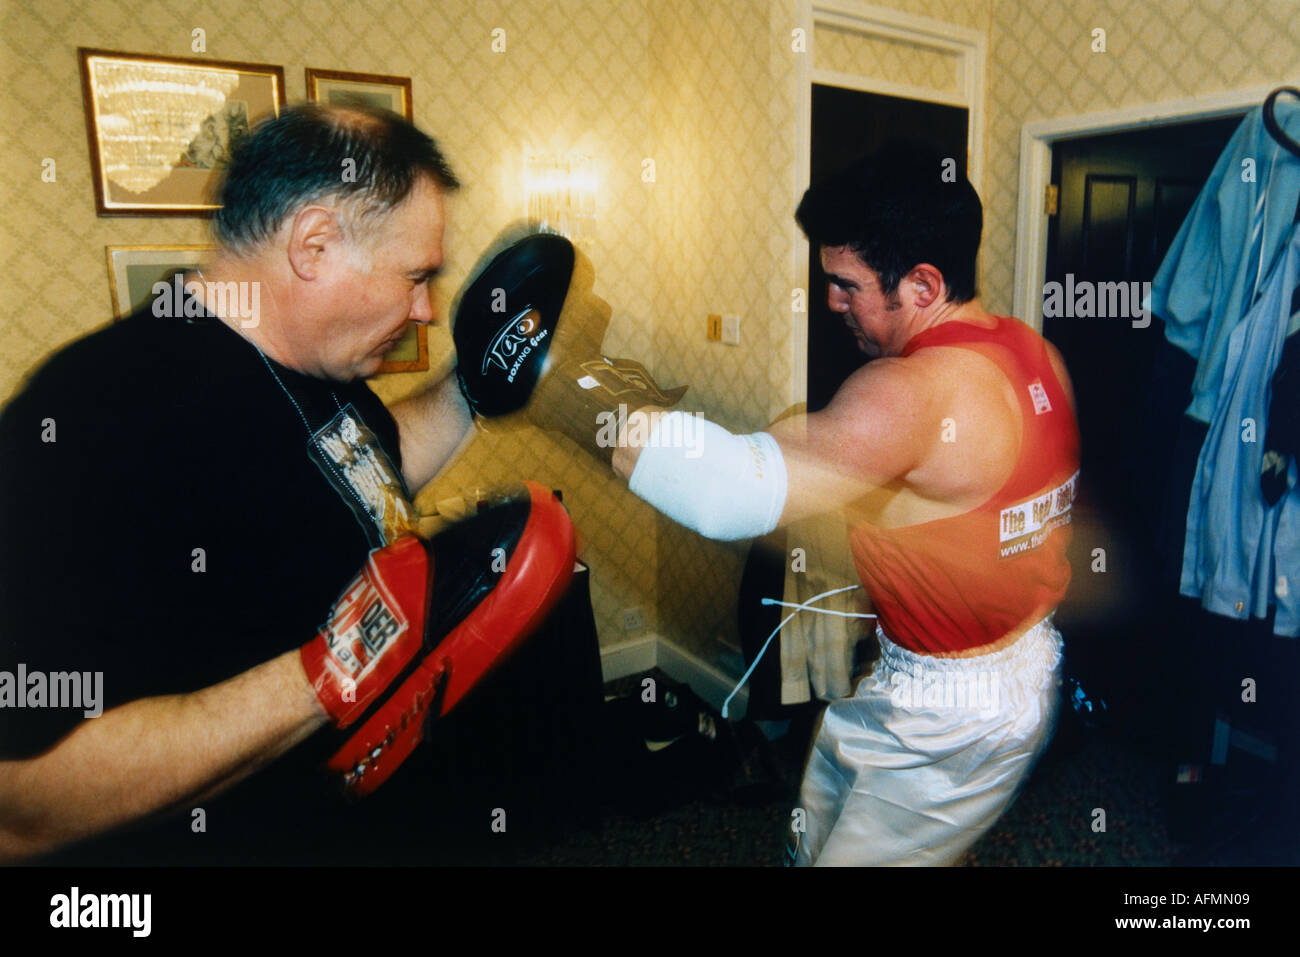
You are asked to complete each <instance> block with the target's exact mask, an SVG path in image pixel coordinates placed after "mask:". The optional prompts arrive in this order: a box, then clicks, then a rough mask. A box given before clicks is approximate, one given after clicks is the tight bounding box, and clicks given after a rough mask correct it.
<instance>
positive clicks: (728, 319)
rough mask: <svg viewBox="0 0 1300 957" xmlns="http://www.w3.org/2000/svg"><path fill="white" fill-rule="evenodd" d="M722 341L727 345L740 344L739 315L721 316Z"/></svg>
mask: <svg viewBox="0 0 1300 957" xmlns="http://www.w3.org/2000/svg"><path fill="white" fill-rule="evenodd" d="M722 341H723V342H725V343H726V344H727V345H729V346H738V345H740V316H723V317H722Z"/></svg>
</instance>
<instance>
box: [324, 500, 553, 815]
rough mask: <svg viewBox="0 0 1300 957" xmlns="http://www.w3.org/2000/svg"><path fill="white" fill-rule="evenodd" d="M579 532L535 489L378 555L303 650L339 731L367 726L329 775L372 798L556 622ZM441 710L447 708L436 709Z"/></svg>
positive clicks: (348, 742) (330, 763) (350, 738)
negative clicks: (463, 704)
mask: <svg viewBox="0 0 1300 957" xmlns="http://www.w3.org/2000/svg"><path fill="white" fill-rule="evenodd" d="M574 552H575V543H574V531H573V524H572V522H570V520H569V515H568V512H566V511H565V509H564V506H563V505H561V504H560V502H559V500H558V499H556V498H555V496H554V495H553V494H552V493H551V492H549V491H548V490H546V489H544V488H542V487H541V486H540V485H537V484H536V483H533V482H527V483H525V485H524V487H523V488H521V489H519V490H518V491H517V492H515V493H513V494H511V495H508V496H506V497H505V499H504V500H501V501H499V502H498V503H496V504H494V505H491V506H489V507H488V508H486V509H485V510H484V511H481V512H479V513H478V514H477V515H473V516H471V517H469V518H466V519H464V520H463V521H461V522H458V523H457V524H455V525H453V526H451V527H450V528H448V529H446V530H445V531H443V532H441V533H439V534H438V535H436V536H434V538H432V539H430V540H429V541H428V542H422V541H421V540H419V539H417V538H415V537H414V536H406V537H404V538H401V539H399V540H398V541H396V542H394V543H393V544H391V545H388V546H386V547H385V548H381V549H377V550H375V551H374V552H372V553H371V555H370V558H369V560H368V561H367V563H366V567H365V568H364V569H363V570H362V571H361V573H360V574H359V575H358V576H357V577H356V578H355V579H354V580H353V581H352V583H351V584H350V585H349V586H348V587H347V588H346V589H345V590H344V592H343V594H342V595H340V596H339V599H338V601H337V602H335V605H334V608H333V609H332V611H331V613H330V620H329V622H327V623H326V625H325V626H324V627H323V628H322V629H321V631H320V633H319V634H318V635H317V636H316V637H315V638H313V639H312V640H311V641H310V642H308V643H307V644H306V645H304V646H303V648H302V661H303V666H304V668H305V669H306V671H307V676H308V678H309V679H310V680H311V682H312V685H313V687H314V688H315V689H316V695H317V697H318V698H319V699H320V701H321V703H322V705H323V706H324V707H325V709H326V711H328V712H329V714H330V717H331V718H333V719H334V723H335V725H336V727H338V728H340V729H343V728H349V727H351V726H353V725H356V730H355V731H352V732H351V733H350V734H349V735H348V736H347V738H346V740H345V741H344V743H343V745H342V747H340V748H339V750H338V751H337V753H335V755H334V756H333V757H332V758H331V759H330V760H329V761H328V762H327V767H329V768H330V770H332V771H335V772H337V773H339V774H340V775H342V777H343V782H344V785H345V787H346V789H347V790H348V792H349V793H350V794H352V795H354V796H357V797H361V796H364V795H366V794H369V793H370V792H371V791H374V790H375V789H376V788H377V787H379V785H381V784H382V783H383V782H384V781H386V780H387V779H388V778H389V777H390V776H391V775H392V773H393V772H394V771H395V770H396V769H397V768H398V767H399V766H400V765H401V763H402V762H403V761H404V760H405V759H406V758H407V757H408V756H409V755H410V754H411V752H412V751H413V750H414V749H415V746H416V745H417V744H419V743H420V741H421V740H422V739H423V737H424V723H425V719H426V717H427V716H428V715H429V713H430V712H431V711H432V712H434V713H435V714H436V715H443V714H446V713H447V712H448V711H450V710H451V709H452V708H453V707H455V705H456V704H457V703H458V702H459V701H460V700H461V699H462V698H464V697H465V695H466V694H467V693H468V692H469V691H470V689H472V688H473V687H474V685H475V684H477V682H478V681H479V680H480V679H481V678H482V677H483V676H484V675H486V674H487V673H488V672H489V671H490V670H491V669H492V668H493V667H494V666H495V665H496V664H498V663H499V662H500V661H501V660H503V659H504V658H505V657H507V656H508V655H509V654H510V653H511V652H512V651H513V650H514V649H515V648H517V647H518V646H519V644H520V643H521V642H522V641H523V640H524V639H525V638H527V637H528V635H529V634H531V632H532V631H533V630H534V629H535V628H536V627H537V626H538V625H539V624H541V622H542V621H543V620H545V618H546V616H547V614H548V613H549V612H550V610H551V608H552V607H553V606H554V605H555V603H556V601H558V600H559V598H560V596H561V595H563V594H564V591H565V589H566V588H567V587H568V585H569V581H570V580H571V579H572V577H573V564H574V558H575V554H574ZM435 701H436V702H438V704H437V707H436V708H435V707H434V704H435Z"/></svg>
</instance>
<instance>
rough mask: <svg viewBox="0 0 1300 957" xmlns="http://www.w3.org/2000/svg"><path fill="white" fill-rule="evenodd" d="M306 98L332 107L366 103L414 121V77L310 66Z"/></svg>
mask: <svg viewBox="0 0 1300 957" xmlns="http://www.w3.org/2000/svg"><path fill="white" fill-rule="evenodd" d="M307 99H309V100H312V101H314V102H316V103H325V104H327V105H329V106H346V105H347V104H349V103H357V102H361V103H365V104H366V105H368V106H378V107H382V108H383V109H385V110H392V111H393V112H394V113H397V114H399V115H400V116H404V117H406V118H407V120H410V121H412V122H413V121H414V120H415V113H414V112H413V111H412V109H411V78H410V77H409V76H384V75H383V74H382V73H344V72H343V71H341V70H317V69H315V68H313V67H307Z"/></svg>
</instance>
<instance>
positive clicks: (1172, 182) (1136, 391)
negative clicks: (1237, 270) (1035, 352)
mask: <svg viewBox="0 0 1300 957" xmlns="http://www.w3.org/2000/svg"><path fill="white" fill-rule="evenodd" d="M1240 122H1241V120H1240V117H1229V118H1226V119H1218V120H1209V121H1205V122H1200V123H1191V124H1183V125H1178V126H1165V127H1157V128H1155V129H1149V130H1139V131H1134V132H1128V133H1117V134H1110V135H1106V136H1093V137H1088V138H1086V139H1077V140H1067V141H1064V142H1061V143H1057V144H1056V146H1055V148H1054V149H1053V154H1052V182H1053V183H1055V184H1057V185H1058V186H1059V188H1060V213H1059V215H1057V216H1055V217H1053V219H1052V221H1051V224H1050V228H1049V232H1048V254H1047V281H1048V282H1049V283H1050V282H1057V283H1060V284H1061V285H1062V288H1063V289H1068V288H1070V286H1069V280H1068V279H1067V277H1070V276H1072V277H1073V283H1074V286H1075V288H1079V285H1078V284H1080V283H1085V282H1086V283H1093V284H1100V283H1118V282H1123V283H1134V282H1136V283H1139V286H1138V287H1136V288H1137V289H1145V287H1143V286H1141V285H1140V284H1141V283H1144V282H1150V281H1151V279H1152V278H1154V276H1155V274H1156V271H1157V270H1158V269H1159V268H1160V263H1161V261H1162V260H1163V259H1164V256H1165V253H1166V252H1167V251H1168V249H1169V246H1170V244H1171V243H1172V242H1173V239H1174V236H1175V235H1176V234H1177V232H1178V227H1179V226H1181V225H1182V222H1183V219H1184V217H1185V216H1186V215H1187V212H1188V210H1189V209H1190V208H1191V206H1192V203H1193V202H1194V201H1195V200H1196V196H1197V194H1199V193H1200V191H1201V187H1202V186H1203V185H1204V183H1205V180H1206V179H1207V178H1208V176H1209V174H1210V171H1211V170H1212V169H1213V168H1214V164H1215V162H1216V161H1217V160H1218V158H1219V154H1220V153H1222V152H1223V148H1224V146H1226V145H1227V142H1228V140H1229V139H1230V138H1231V136H1232V134H1233V132H1234V131H1235V130H1236V128H1237V126H1238V125H1239V123H1240ZM1094 288H1095V286H1094ZM1136 321H1137V322H1138V323H1139V325H1138V326H1135V325H1134V320H1132V319H1131V318H1127V317H1122V316H1121V317H1116V316H1110V317H1104V318H1103V317H1097V316H1094V317H1091V318H1080V317H1054V318H1049V317H1044V319H1043V334H1044V335H1045V336H1047V338H1048V339H1050V340H1051V341H1052V342H1053V343H1055V344H1056V346H1057V347H1058V348H1060V350H1061V352H1062V353H1063V354H1064V356H1065V360H1066V364H1067V366H1068V367H1069V369H1070V374H1071V376H1072V377H1073V379H1074V388H1075V393H1076V395H1077V398H1078V407H1079V428H1080V430H1081V432H1082V435H1083V471H1084V475H1085V476H1086V481H1087V483H1088V487H1089V489H1090V490H1091V492H1092V493H1093V494H1095V495H1096V496H1097V497H1098V499H1100V500H1102V501H1105V502H1106V503H1108V505H1109V506H1110V507H1114V508H1120V509H1123V510H1125V511H1129V510H1131V509H1132V508H1134V507H1136V506H1137V505H1138V503H1137V502H1135V501H1134V499H1135V496H1136V497H1137V498H1139V499H1140V497H1141V494H1140V493H1141V487H1140V485H1139V484H1137V483H1135V482H1133V481H1132V479H1133V476H1132V475H1131V469H1130V462H1131V461H1132V458H1133V453H1134V451H1135V450H1136V449H1137V446H1138V444H1139V443H1140V441H1141V435H1142V429H1141V426H1142V423H1141V422H1140V421H1139V420H1140V414H1139V410H1140V409H1142V408H1143V406H1144V404H1145V401H1146V390H1147V387H1148V383H1149V381H1150V373H1151V367H1152V360H1153V357H1154V352H1155V347H1156V345H1157V344H1158V343H1159V341H1160V337H1161V336H1162V334H1163V333H1162V330H1161V327H1160V324H1159V322H1157V321H1155V320H1152V322H1151V324H1150V325H1149V326H1146V327H1145V328H1141V327H1140V323H1142V322H1143V321H1145V320H1144V319H1142V318H1139V319H1137V320H1136Z"/></svg>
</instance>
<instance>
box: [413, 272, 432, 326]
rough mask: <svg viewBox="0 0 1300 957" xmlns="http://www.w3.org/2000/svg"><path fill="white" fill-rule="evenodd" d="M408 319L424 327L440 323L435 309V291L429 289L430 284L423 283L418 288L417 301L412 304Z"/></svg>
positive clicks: (416, 292) (416, 291)
mask: <svg viewBox="0 0 1300 957" xmlns="http://www.w3.org/2000/svg"><path fill="white" fill-rule="evenodd" d="M407 318H408V319H410V320H411V321H412V322H418V323H419V324H420V325H422V326H430V325H433V324H434V323H435V322H437V321H438V318H437V313H436V312H435V311H434V308H433V290H432V289H430V288H429V283H427V282H426V283H421V284H420V285H419V286H417V287H416V290H415V300H414V301H413V302H412V303H411V312H410V314H409V315H408V316H407Z"/></svg>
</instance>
